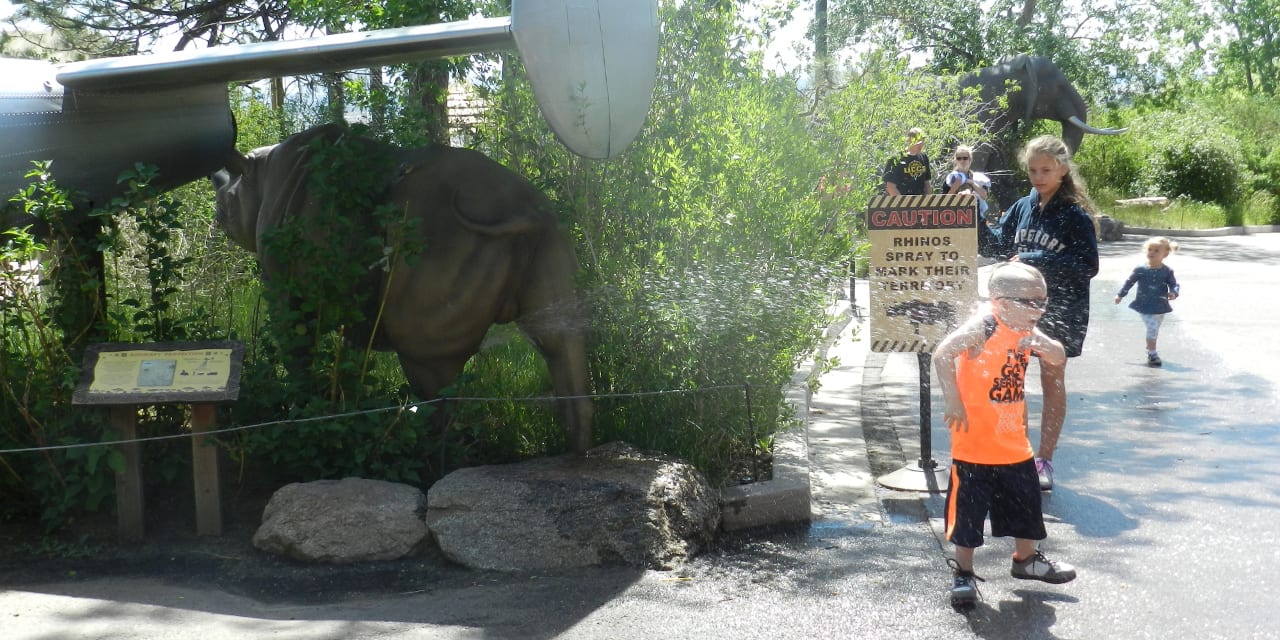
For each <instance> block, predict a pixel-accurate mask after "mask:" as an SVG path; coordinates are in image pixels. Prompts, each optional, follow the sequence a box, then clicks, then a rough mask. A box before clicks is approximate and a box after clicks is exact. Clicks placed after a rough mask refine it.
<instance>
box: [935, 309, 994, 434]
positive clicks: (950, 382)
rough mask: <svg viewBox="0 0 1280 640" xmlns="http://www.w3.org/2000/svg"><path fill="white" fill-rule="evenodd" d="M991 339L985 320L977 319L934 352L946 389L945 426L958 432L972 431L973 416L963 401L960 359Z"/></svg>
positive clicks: (943, 341)
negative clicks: (968, 414) (957, 361)
mask: <svg viewBox="0 0 1280 640" xmlns="http://www.w3.org/2000/svg"><path fill="white" fill-rule="evenodd" d="M986 339H987V334H986V330H984V329H983V326H982V318H981V317H976V318H973V319H971V320H969V321H968V322H966V323H965V324H964V326H962V327H960V328H959V329H956V330H955V331H953V332H952V333H951V334H950V335H948V336H947V337H946V338H943V340H942V342H941V343H939V344H938V347H937V348H936V349H934V351H933V368H934V369H935V370H936V371H937V372H938V386H939V387H940V388H941V389H942V397H943V398H944V401H945V405H946V406H945V408H944V409H943V414H942V423H943V424H945V425H947V427H948V428H950V429H954V430H956V431H968V430H969V417H968V416H967V415H966V414H965V410H964V402H963V401H961V399H960V385H959V383H958V382H957V380H956V358H958V357H961V356H962V355H965V356H966V357H970V356H968V355H967V354H968V352H970V351H971V350H975V349H978V348H981V347H982V343H983V342H985V341H986Z"/></svg>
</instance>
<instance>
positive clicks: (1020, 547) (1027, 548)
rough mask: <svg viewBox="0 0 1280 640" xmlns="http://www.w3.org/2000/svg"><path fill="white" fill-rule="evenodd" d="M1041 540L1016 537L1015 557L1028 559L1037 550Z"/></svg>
mask: <svg viewBox="0 0 1280 640" xmlns="http://www.w3.org/2000/svg"><path fill="white" fill-rule="evenodd" d="M1037 546H1039V541H1037V540H1028V539H1026V538H1014V540H1013V559H1014V560H1026V559H1027V558H1030V557H1031V556H1032V555H1034V554H1035V552H1036V547H1037Z"/></svg>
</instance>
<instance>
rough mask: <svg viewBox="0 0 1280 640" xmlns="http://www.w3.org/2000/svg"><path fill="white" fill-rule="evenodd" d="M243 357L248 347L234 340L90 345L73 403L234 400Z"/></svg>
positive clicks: (102, 403) (238, 384)
mask: <svg viewBox="0 0 1280 640" xmlns="http://www.w3.org/2000/svg"><path fill="white" fill-rule="evenodd" d="M243 358H244V344H243V343H240V342H233V341H208V342H171V343H146V344H130V343H105V344H93V345H89V347H88V348H87V349H85V357H84V362H83V363H82V365H81V373H80V383H79V384H78V385H77V386H76V390H75V393H74V394H73V395H72V399H71V403H72V404H88V405H112V404H152V403H160V402H188V403H192V402H217V401H224V400H235V399H236V398H237V397H238V396H239V394H240V367H241V362H242V360H243Z"/></svg>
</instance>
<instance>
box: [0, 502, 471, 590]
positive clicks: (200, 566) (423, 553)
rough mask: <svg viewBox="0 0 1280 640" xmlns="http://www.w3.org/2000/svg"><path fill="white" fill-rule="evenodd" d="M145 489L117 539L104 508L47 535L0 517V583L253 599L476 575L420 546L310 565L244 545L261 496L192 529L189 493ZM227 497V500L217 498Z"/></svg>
mask: <svg viewBox="0 0 1280 640" xmlns="http://www.w3.org/2000/svg"><path fill="white" fill-rule="evenodd" d="M155 493H156V492H152V493H149V494H148V496H147V501H148V502H147V505H146V512H145V514H146V525H145V527H146V531H145V535H144V540H143V542H141V543H138V544H121V543H119V542H117V538H116V520H115V515H114V513H113V512H112V510H110V509H108V510H107V513H105V514H101V515H96V516H93V517H90V518H86V519H83V520H80V521H77V522H75V523H72V524H71V525H70V526H68V527H67V528H66V530H64V531H61V532H59V533H57V534H55V535H46V534H45V533H44V532H43V531H42V530H41V527H40V526H39V523H37V522H16V523H15V522H7V523H0V588H3V587H6V586H22V585H33V584H40V583H48V582H59V581H65V580H91V579H95V578H111V577H151V578H159V579H163V580H166V581H170V582H173V583H175V584H190V585H199V586H203V587H209V586H212V587H216V588H219V589H221V590H223V591H226V592H228V593H233V594H237V595H243V596H246V597H250V598H253V599H255V600H258V601H261V602H292V603H307V602H326V601H336V600H341V599H344V598H346V597H349V596H351V595H352V594H355V593H360V594H363V595H368V594H371V593H374V594H376V593H406V592H413V591H422V590H430V589H432V588H433V587H434V586H436V585H438V584H440V583H441V582H454V581H462V582H468V581H474V580H476V579H478V578H480V577H482V576H483V572H477V571H474V570H471V569H467V568H465V567H461V566H459V565H456V564H453V563H452V562H450V561H449V560H448V559H446V558H445V557H444V556H443V555H441V554H440V552H439V551H438V550H437V549H436V548H435V546H434V545H430V544H424V545H423V547H422V548H421V549H420V550H419V551H418V552H417V553H416V554H414V555H413V556H411V557H409V558H405V559H402V560H397V561H390V562H369V563H360V564H353V565H311V564H306V563H301V562H297V561H293V560H289V559H286V558H282V557H280V556H276V555H273V554H269V553H266V552H263V551H259V550H258V549H256V548H254V546H253V533H254V531H256V530H257V527H258V524H259V523H260V520H261V515H262V508H263V507H264V506H266V501H267V499H268V498H269V497H270V495H269V493H266V492H264V493H263V495H249V496H243V495H242V496H233V497H224V500H223V503H224V510H223V533H222V535H220V536H197V535H196V533H195V510H194V507H193V506H192V505H191V504H190V500H185V499H182V498H180V497H177V496H176V495H173V494H169V495H154V494H155ZM226 505H229V506H226Z"/></svg>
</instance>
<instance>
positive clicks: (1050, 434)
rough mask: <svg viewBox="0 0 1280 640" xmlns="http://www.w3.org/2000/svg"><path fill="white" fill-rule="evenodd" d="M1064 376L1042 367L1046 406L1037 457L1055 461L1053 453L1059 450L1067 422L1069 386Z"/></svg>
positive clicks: (1041, 373) (1041, 421) (1041, 381)
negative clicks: (1059, 442) (1059, 441)
mask: <svg viewBox="0 0 1280 640" xmlns="http://www.w3.org/2000/svg"><path fill="white" fill-rule="evenodd" d="M1065 373H1066V372H1065V371H1063V374H1064V376H1063V377H1061V378H1059V377H1056V376H1054V375H1051V373H1050V370H1049V369H1048V368H1047V367H1040V388H1041V392H1042V393H1043V402H1044V406H1045V411H1044V415H1043V416H1042V417H1041V420H1040V449H1039V452H1038V453H1037V457H1040V458H1043V459H1045V460H1053V452H1054V450H1055V449H1057V448H1058V436H1059V435H1062V424H1063V422H1064V421H1065V420H1066V406H1067V402H1066V396H1067V385H1066V378H1065Z"/></svg>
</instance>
